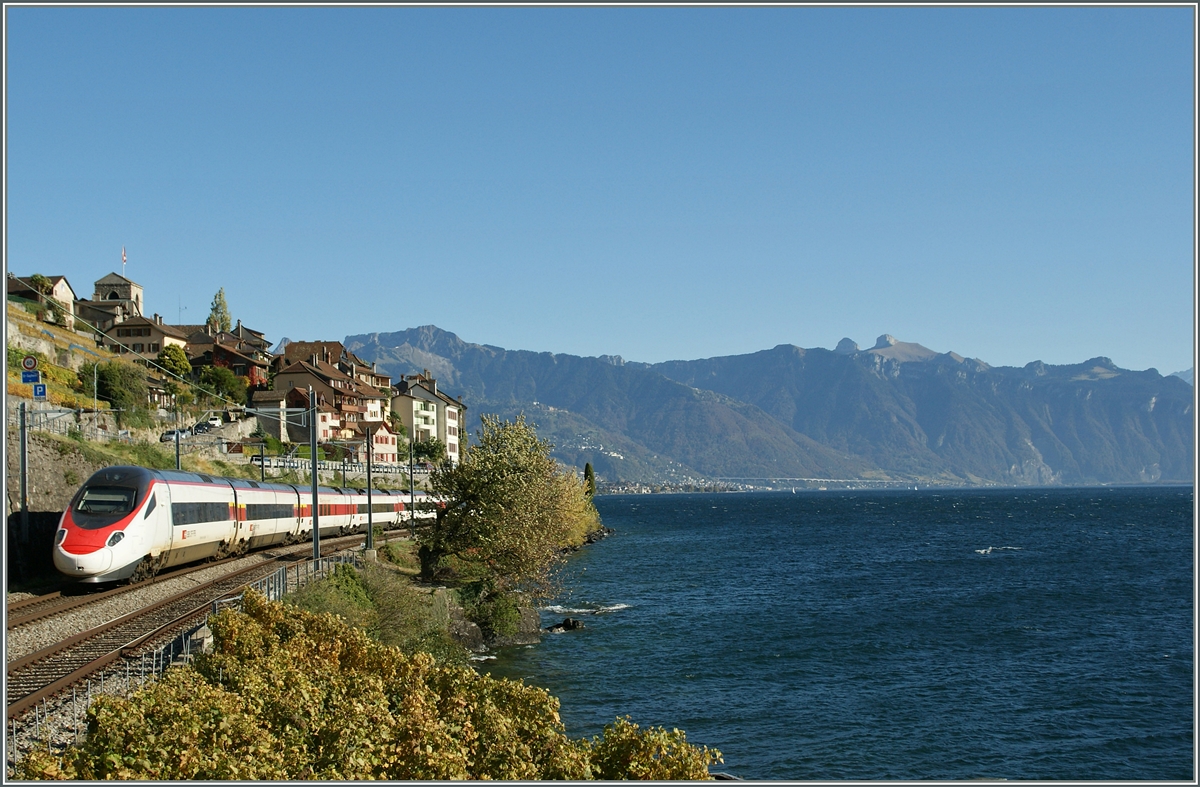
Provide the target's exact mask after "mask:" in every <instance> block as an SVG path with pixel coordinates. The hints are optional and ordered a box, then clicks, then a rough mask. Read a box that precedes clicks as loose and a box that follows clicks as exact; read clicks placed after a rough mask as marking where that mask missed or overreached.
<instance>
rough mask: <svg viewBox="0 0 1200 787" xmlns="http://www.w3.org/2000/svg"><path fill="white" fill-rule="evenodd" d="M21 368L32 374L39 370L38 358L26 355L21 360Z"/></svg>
mask: <svg viewBox="0 0 1200 787" xmlns="http://www.w3.org/2000/svg"><path fill="white" fill-rule="evenodd" d="M21 368H22V369H24V370H25V371H27V372H32V371H33V370H34V369H36V368H37V358H36V357H34V356H32V355H26V356H25V357H24V358H22V359H21Z"/></svg>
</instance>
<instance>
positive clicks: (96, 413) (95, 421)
mask: <svg viewBox="0 0 1200 787" xmlns="http://www.w3.org/2000/svg"><path fill="white" fill-rule="evenodd" d="M99 370H100V362H99V361H96V362H94V363H93V364H92V439H93V440H98V439H100V395H99V389H98V388H97V387H96V386H97V382H98V380H99V373H98V372H99ZM172 398H174V397H172Z"/></svg>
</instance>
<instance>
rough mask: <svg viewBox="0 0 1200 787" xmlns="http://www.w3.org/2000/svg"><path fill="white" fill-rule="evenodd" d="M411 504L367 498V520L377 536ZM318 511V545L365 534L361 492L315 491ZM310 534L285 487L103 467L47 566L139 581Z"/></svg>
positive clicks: (308, 516) (375, 494) (63, 528)
mask: <svg viewBox="0 0 1200 787" xmlns="http://www.w3.org/2000/svg"><path fill="white" fill-rule="evenodd" d="M416 497H417V499H418V500H429V499H430V498H429V496H428V495H427V494H425V493H420V494H419V495H417V496H416ZM408 499H409V498H408V496H407V493H399V492H387V491H378V490H377V491H372V493H371V502H370V504H369V505H370V509H371V513H370V519H371V520H372V521H373V522H374V523H375V524H377V525H381V526H383V527H389V526H394V525H396V524H397V523H399V522H403V521H407V517H406V516H404V513H403V512H404V511H405V510H406V508H407V507H408V506H407V500H408ZM317 504H318V506H319V507H318V514H319V519H320V527H321V535H322V536H323V537H324V536H335V535H339V534H345V533H352V532H363V531H365V530H366V528H367V520H368V513H367V511H368V503H367V494H366V490H359V489H345V488H341V487H327V486H322V487H319V488H318V497H317ZM417 507H418V509H421V508H427V506H422V505H421V504H418V506H417ZM418 516H420V515H418ZM312 527H313V524H312V495H311V493H310V492H309V491H308V490H307V489H302V488H300V487H297V486H294V485H291V484H277V483H260V482H257V481H248V480H245V479H237V478H221V477H218V476H210V475H206V474H203V473H191V472H185V471H179V470H149V469H147V468H143V467H108V468H105V469H103V470H100V471H98V472H96V473H95V474H94V475H93V476H92V477H91V478H89V479H88V480H87V482H85V483H84V485H83V486H82V487H80V489H79V491H78V492H76V494H75V497H74V498H73V499H72V501H71V504H70V506H68V507H67V510H66V511H64V512H63V516H62V519H61V520H60V523H59V529H58V532H57V533H56V535H55V543H54V565H55V567H56V568H57V569H58V570H59V571H60V572H62V573H64V574H66V575H68V576H71V577H75V578H77V579H79V580H80V581H82V582H94V583H99V582H112V581H116V580H124V579H131V578H132V579H137V578H140V577H143V576H152V575H153V574H154V573H156V572H157V571H159V570H160V569H163V568H167V567H169V566H176V565H180V564H183V563H191V562H194V561H196V560H204V559H211V558H221V557H225V556H230V555H237V554H241V553H242V552H245V551H246V550H247V549H257V548H260V547H267V546H273V545H277V544H285V543H294V542H297V541H304V540H310V539H311V538H312Z"/></svg>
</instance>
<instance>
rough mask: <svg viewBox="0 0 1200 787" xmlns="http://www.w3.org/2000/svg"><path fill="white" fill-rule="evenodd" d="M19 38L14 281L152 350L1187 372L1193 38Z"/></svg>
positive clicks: (664, 15)
mask: <svg viewBox="0 0 1200 787" xmlns="http://www.w3.org/2000/svg"><path fill="white" fill-rule="evenodd" d="M6 22H7V24H6V31H5V32H6V36H7V41H6V47H5V49H6V69H7V70H6V95H5V98H6V111H7V114H6V120H7V126H6V139H5V142H6V154H7V159H6V163H7V170H6V175H7V182H6V187H7V200H6V209H7V222H6V225H7V226H6V229H7V238H6V240H7V246H6V263H7V266H8V269H9V270H10V271H12V272H14V273H17V274H21V275H26V274H30V273H33V272H41V273H46V274H63V275H66V276H67V278H68V279H69V280H70V281H71V283H72V285H73V286H74V287H75V289H76V291H77V292H79V293H80V294H81V295H83V296H87V295H90V293H91V285H92V282H93V281H94V280H95V279H97V278H100V277H101V276H103V275H104V274H106V273H108V272H109V271H114V270H115V271H117V272H120V271H121V264H120V263H121V256H120V255H121V248H122V246H124V247H125V248H126V250H127V253H128V256H129V263H128V265H127V267H126V275H128V276H129V278H131V279H133V280H134V281H136V282H138V283H139V284H141V285H143V286H144V287H145V291H146V301H147V308H148V310H149V311H153V312H159V313H161V314H163V315H164V317H165V318H166V320H167V321H168V322H176V321H179V318H180V317H181V318H182V319H181V321H182V322H184V323H199V322H203V320H204V318H205V317H206V316H207V314H208V309H209V304H210V302H211V300H212V297H213V294H214V293H215V292H216V291H217V289H218V288H219V287H224V288H225V292H226V296H227V299H228V302H229V305H230V309H231V311H232V313H233V316H234V317H235V318H241V319H242V320H243V321H244V322H245V323H246V324H247V325H249V326H250V327H253V328H255V329H257V330H261V331H265V332H266V334H267V336H268V338H269V339H271V340H273V341H274V340H278V339H280V338H281V337H284V336H287V337H290V338H292V339H307V340H312V339H341V338H343V337H344V336H346V335H348V334H357V333H369V332H375V331H379V332H387V331H395V330H402V329H404V328H408V327H415V326H418V325H426V324H435V325H438V326H439V327H441V328H444V329H446V330H450V331H453V332H455V333H457V334H458V335H459V336H461V337H462V338H463V339H465V340H467V341H473V342H480V343H486V344H495V345H499V346H502V347H507V348H510V349H529V350H539V351H551V352H565V353H573V354H579V355H599V354H620V355H623V356H624V357H625V358H627V359H631V360H640V361H651V362H654V361H663V360H669V359H690V358H701V357H710V356H716V355H728V354H736V353H745V352H753V351H756V350H760V349H766V348H770V347H773V346H775V345H777V344H784V343H787V344H797V345H800V346H802V347H828V348H832V347H833V346H834V345H836V344H837V342H838V340H839V339H841V338H842V337H843V336H848V337H850V338H852V339H854V340H855V341H857V342H858V343H859V345H860V346H863V347H870V346H872V345H873V344H874V341H875V338H876V337H877V336H878V335H880V334H882V333H891V334H893V335H894V336H896V337H897V338H898V339H901V340H904V341H915V342H920V343H921V344H924V345H926V346H928V347H930V348H932V349H935V350H938V351H943V352H944V351H948V350H953V351H956V352H958V353H961V354H963V355H967V356H971V357H978V358H981V359H983V360H985V361H987V362H989V363H991V364H993V365H1024V364H1025V363H1027V362H1029V361H1033V360H1043V361H1045V362H1047V363H1077V362H1081V361H1083V360H1086V359H1088V358H1091V357H1094V356H1098V355H1106V356H1109V357H1111V358H1112V359H1113V360H1114V361H1115V362H1116V363H1117V364H1118V365H1120V366H1123V367H1127V368H1134V369H1145V368H1149V367H1155V368H1157V369H1159V371H1160V372H1162V373H1164V374H1167V373H1170V372H1174V371H1178V370H1180V369H1184V368H1187V367H1189V366H1191V365H1192V356H1193V326H1194V323H1193V313H1194V312H1193V277H1194V270H1195V252H1194V249H1193V233H1194V227H1193V193H1194V182H1193V176H1194V172H1195V162H1194V160H1193V154H1192V150H1193V131H1194V129H1193V117H1194V94H1195V90H1194V86H1193V63H1194V55H1193V51H1194V50H1193V11H1192V9H1191V8H1187V7H1179V8H1026V7H1011V8H957V9H949V8H825V7H821V8H818V7H799V8H757V9H741V8H724V9H715V8H689V9H682V8H591V9H576V8H558V9H540V8H484V9H480V8H462V9H444V8H443V9H430V8H424V9H422V8H379V7H374V8H353V9H343V8H286V9H284V8H279V9H275V8H232V7H226V8H103V9H96V8H13V7H8V8H7V9H6ZM181 309H183V310H182V311H181Z"/></svg>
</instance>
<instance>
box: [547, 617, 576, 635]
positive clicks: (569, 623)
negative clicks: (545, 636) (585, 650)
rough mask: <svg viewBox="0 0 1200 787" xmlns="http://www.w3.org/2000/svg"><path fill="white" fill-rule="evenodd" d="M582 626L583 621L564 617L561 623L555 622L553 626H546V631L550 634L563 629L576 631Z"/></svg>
mask: <svg viewBox="0 0 1200 787" xmlns="http://www.w3.org/2000/svg"><path fill="white" fill-rule="evenodd" d="M581 628H583V621H582V620H576V619H575V618H564V619H563V622H562V623H555V624H554V625H553V626H547V627H546V631H549V632H551V633H552V634H560V633H562V632H564V631H578V630H579V629H581Z"/></svg>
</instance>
